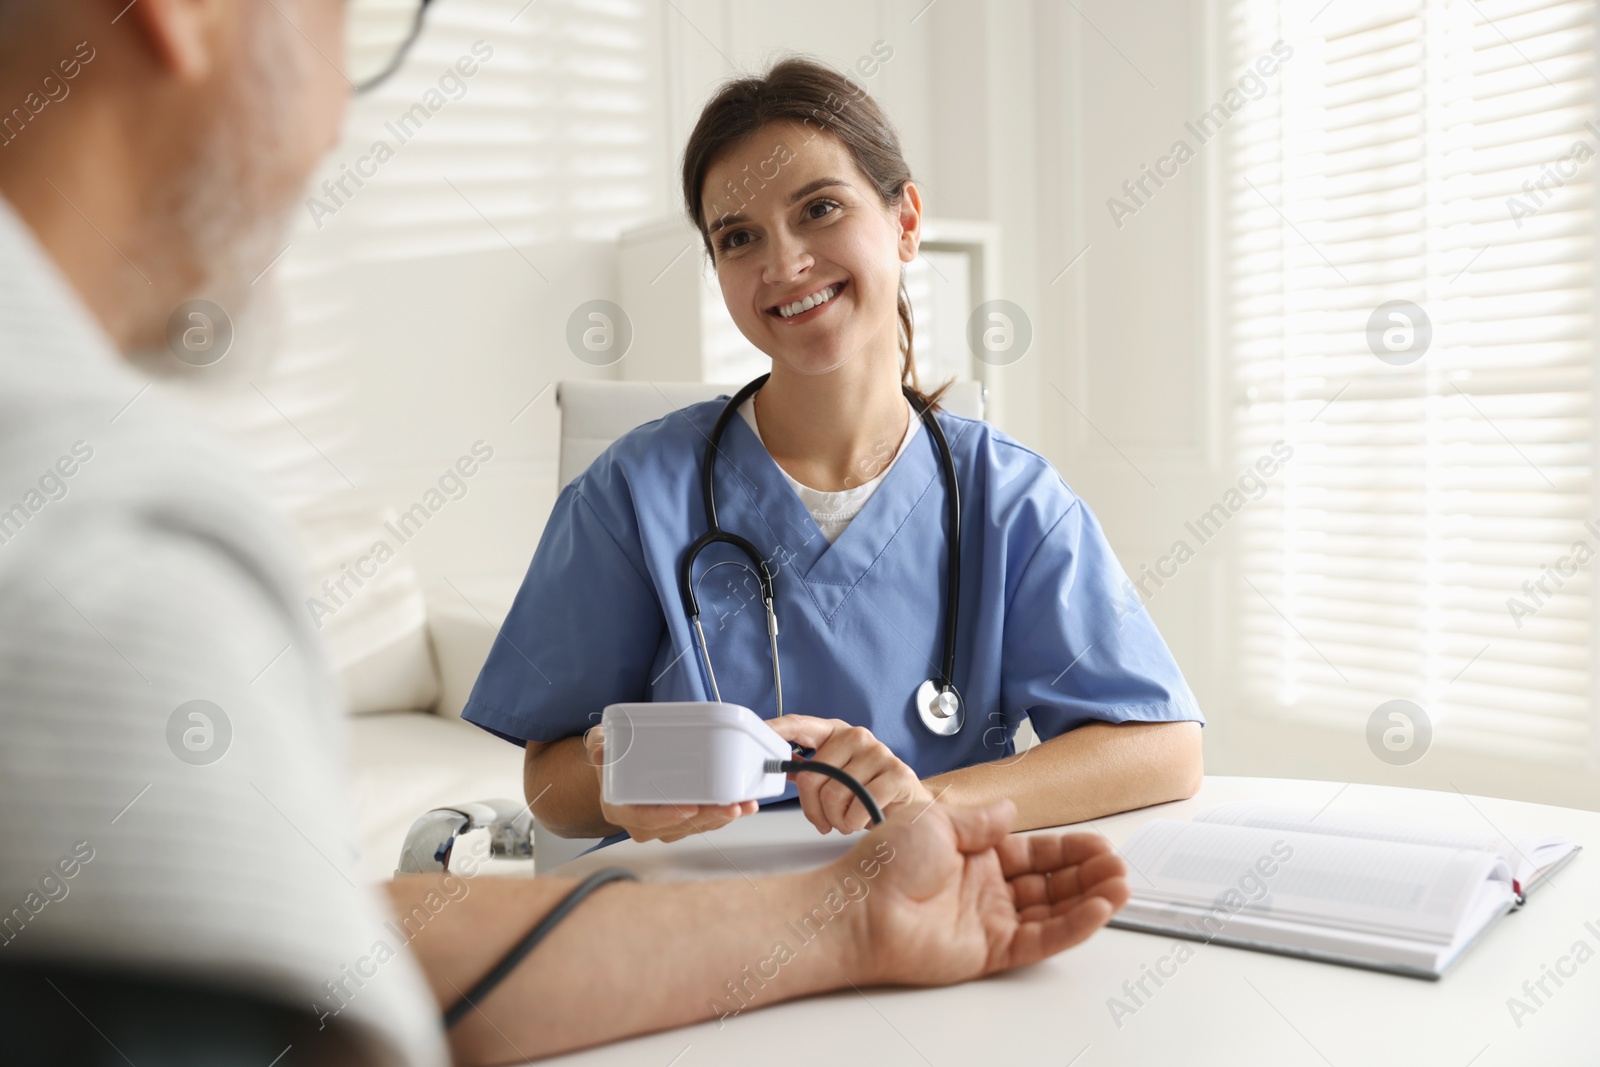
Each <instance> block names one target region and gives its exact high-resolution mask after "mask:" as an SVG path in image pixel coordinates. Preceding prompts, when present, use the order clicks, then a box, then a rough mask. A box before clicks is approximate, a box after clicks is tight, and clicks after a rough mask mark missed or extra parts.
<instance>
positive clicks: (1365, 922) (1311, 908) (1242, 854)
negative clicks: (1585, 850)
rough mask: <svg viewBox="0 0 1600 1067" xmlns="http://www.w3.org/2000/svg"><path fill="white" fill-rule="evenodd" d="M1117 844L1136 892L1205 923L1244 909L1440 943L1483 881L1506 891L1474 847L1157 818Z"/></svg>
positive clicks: (1498, 864)
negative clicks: (1187, 908) (1197, 912)
mask: <svg viewBox="0 0 1600 1067" xmlns="http://www.w3.org/2000/svg"><path fill="white" fill-rule="evenodd" d="M1122 852H1123V856H1124V857H1125V858H1126V859H1127V861H1128V866H1129V868H1130V870H1129V879H1128V882H1129V886H1130V888H1131V889H1132V890H1133V895H1134V897H1135V898H1138V899H1141V900H1148V901H1153V902H1158V903H1161V902H1167V903H1177V904H1187V905H1194V906H1201V907H1205V908H1207V909H1208V913H1209V914H1210V916H1211V920H1210V921H1209V922H1208V923H1207V924H1206V925H1207V926H1208V928H1210V927H1213V926H1215V927H1219V928H1220V927H1221V926H1223V925H1226V923H1227V921H1228V920H1229V919H1231V918H1232V917H1233V916H1235V915H1238V914H1241V913H1248V914H1253V915H1270V916H1273V917H1276V918H1279V919H1284V920H1290V921H1299V922H1305V923H1314V924H1321V925H1327V926H1337V927H1343V928H1346V929H1351V930H1359V931H1365V932H1370V933H1382V934H1388V935H1394V936H1402V937H1413V938H1421V939H1425V940H1430V941H1436V942H1441V943H1444V942H1448V941H1450V940H1451V939H1452V937H1453V936H1454V935H1455V932H1456V930H1457V927H1458V925H1459V923H1460V922H1461V920H1462V918H1463V915H1464V913H1465V911H1466V910H1467V907H1468V905H1469V904H1470V903H1471V901H1472V900H1473V899H1474V898H1475V897H1476V896H1477V895H1478V893H1479V891H1480V888H1481V886H1482V884H1483V882H1484V881H1485V880H1488V879H1491V878H1493V879H1499V880H1501V881H1503V882H1504V883H1505V893H1506V895H1507V896H1509V895H1510V881H1511V872H1510V870H1509V868H1508V867H1507V866H1506V864H1505V862H1504V861H1503V860H1502V859H1501V858H1500V857H1499V856H1498V855H1495V854H1493V853H1489V852H1484V851H1478V850H1463V849H1449V848H1440V847H1437V846H1432V845H1418V844H1402V843H1398V842H1392V841H1373V840H1363V839H1359V838H1347V837H1335V836H1331V835H1327V834H1317V833H1303V832H1299V831H1294V830H1277V829H1272V828H1265V827H1252V826H1231V825H1226V824H1222V823H1216V822H1177V821H1173V820H1170V819H1155V820H1152V821H1150V822H1149V823H1146V824H1145V825H1144V826H1143V827H1141V828H1140V829H1139V831H1138V832H1137V833H1135V834H1134V836H1133V838H1132V839H1130V840H1129V842H1128V843H1127V845H1126V846H1124V848H1123V850H1122ZM1213 932H1214V931H1213Z"/></svg>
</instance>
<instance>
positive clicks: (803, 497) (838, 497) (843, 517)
mask: <svg viewBox="0 0 1600 1067" xmlns="http://www.w3.org/2000/svg"><path fill="white" fill-rule="evenodd" d="M906 410H907V411H908V412H909V413H910V415H909V421H908V423H907V429H906V435H905V436H904V437H903V438H901V439H900V447H899V448H898V449H897V450H896V451H895V454H894V456H893V458H891V459H890V460H889V464H888V466H886V467H884V468H883V470H882V471H880V472H878V474H877V476H876V477H874V478H873V479H872V480H870V481H866V482H862V483H861V484H860V485H856V486H852V487H850V488H849V489H842V490H840V491H839V492H837V493H827V492H823V491H822V490H821V489H813V488H811V487H810V486H809V485H801V484H800V483H799V482H797V481H795V479H794V478H793V477H792V476H791V475H790V474H789V472H788V471H786V470H783V468H782V467H779V468H778V470H779V471H782V473H783V477H784V479H785V480H786V481H788V483H789V485H790V487H791V488H793V489H794V491H795V494H796V495H797V496H799V497H800V503H802V504H804V505H805V506H806V510H807V511H809V512H810V513H811V518H812V519H813V520H814V521H815V522H816V524H817V526H818V527H819V528H820V529H821V530H822V536H823V537H826V538H827V539H828V544H830V545H831V544H833V543H834V542H835V541H837V540H838V539H839V535H840V534H842V533H844V531H845V528H846V527H847V526H849V525H850V520H851V519H854V518H855V517H856V516H857V515H859V514H860V513H861V509H862V508H864V507H866V506H867V501H868V500H870V499H871V498H872V494H873V493H875V492H877V489H878V486H879V485H880V484H882V482H883V479H884V478H885V477H887V476H888V474H889V472H890V471H891V470H893V469H894V465H895V464H896V463H897V462H899V460H900V457H901V455H903V454H904V453H905V450H906V446H908V445H909V444H911V441H912V439H913V438H915V437H916V436H917V432H918V431H919V430H921V429H922V420H921V419H919V418H918V417H917V412H916V409H915V408H913V407H912V406H911V401H910V400H907V401H906ZM739 414H740V415H742V416H744V421H745V422H747V423H749V424H750V429H751V430H752V431H754V433H755V435H756V440H758V441H760V440H761V427H760V426H758V425H756V398H755V397H754V396H753V395H752V396H751V397H750V399H749V400H746V401H745V402H744V403H743V404H741V405H739ZM762 444H763V445H764V444H766V442H765V441H762ZM869 469H870V467H869Z"/></svg>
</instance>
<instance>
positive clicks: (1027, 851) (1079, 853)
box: [999, 833, 1112, 878]
mask: <svg viewBox="0 0 1600 1067" xmlns="http://www.w3.org/2000/svg"><path fill="white" fill-rule="evenodd" d="M1111 851H1112V848H1111V842H1109V841H1107V840H1106V839H1105V838H1103V837H1101V836H1100V835H1099V834H1088V833H1072V834H1029V835H1028V836H1026V837H1021V836H1015V835H1013V836H1011V837H1008V838H1006V840H1005V841H1004V842H1002V843H1001V845H1000V849H999V852H1000V871H1001V873H1002V874H1004V875H1005V876H1006V877H1007V878H1013V877H1015V876H1017V875H1019V874H1027V873H1029V872H1039V873H1043V872H1046V871H1054V870H1059V869H1061V868H1063V867H1070V866H1073V865H1074V864H1079V863H1082V862H1084V861H1085V860H1088V859H1090V858H1092V857H1094V856H1098V855H1100V854H1102V853H1106V852H1111Z"/></svg>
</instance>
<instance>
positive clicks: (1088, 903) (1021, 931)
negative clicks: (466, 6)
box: [1000, 879, 1127, 967]
mask: <svg viewBox="0 0 1600 1067" xmlns="http://www.w3.org/2000/svg"><path fill="white" fill-rule="evenodd" d="M1113 883H1114V884H1112V885H1109V886H1107V888H1109V889H1112V890H1113V891H1114V895H1115V891H1116V886H1117V885H1121V882H1120V880H1115V879H1114V880H1113ZM1120 895H1121V896H1122V897H1123V898H1124V899H1126V896H1127V887H1126V885H1122V887H1121V890H1120ZM1115 913H1116V908H1115V907H1114V906H1113V905H1112V902H1111V901H1110V900H1108V899H1106V898H1105V897H1101V896H1097V895H1095V896H1088V897H1084V898H1083V899H1082V900H1080V901H1078V902H1077V903H1075V904H1073V905H1071V906H1070V907H1068V908H1067V909H1066V910H1065V911H1064V912H1062V914H1060V915H1055V916H1051V917H1050V918H1047V919H1039V920H1031V921H1027V922H1023V923H1022V924H1021V925H1020V926H1018V927H1017V931H1016V934H1015V935H1014V936H1013V937H1012V939H1011V945H1010V949H1009V951H1008V953H1007V955H1006V957H1005V958H1004V959H1003V960H1002V961H1001V963H1000V966H1001V967H1026V966H1027V965H1028V964H1030V963H1037V962H1038V961H1039V960H1042V959H1044V958H1045V957H1046V956H1053V955H1055V954H1056V953H1057V952H1060V951H1061V950H1062V949H1067V948H1071V947H1072V946H1073V945H1077V944H1080V943H1082V942H1083V941H1086V940H1087V939H1088V938H1089V936H1090V935H1091V934H1093V933H1094V932H1095V931H1096V930H1098V929H1100V928H1101V927H1102V926H1104V925H1105V924H1106V923H1107V922H1108V921H1109V920H1110V919H1111V916H1112V915H1113V914H1115Z"/></svg>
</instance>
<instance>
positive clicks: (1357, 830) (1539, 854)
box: [1195, 801, 1573, 882]
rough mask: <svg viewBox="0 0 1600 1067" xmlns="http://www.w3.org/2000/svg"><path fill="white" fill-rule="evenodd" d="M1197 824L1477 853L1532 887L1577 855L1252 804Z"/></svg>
mask: <svg viewBox="0 0 1600 1067" xmlns="http://www.w3.org/2000/svg"><path fill="white" fill-rule="evenodd" d="M1195 821H1197V822H1213V823H1225V824H1229V825H1233V826H1258V827H1266V828H1272V829H1279V830H1299V831H1303V832H1306V833H1318V834H1334V835H1337V836H1340V837H1359V838H1364V839H1366V840H1369V841H1400V842H1408V843H1411V844H1418V845H1437V846H1439V847H1441V848H1466V849H1477V850H1480V851H1483V852H1493V853H1495V854H1497V855H1499V856H1500V857H1501V858H1502V859H1504V860H1505V861H1506V863H1507V864H1508V865H1509V866H1510V868H1511V870H1512V872H1513V873H1514V874H1515V876H1516V877H1517V878H1518V879H1519V880H1521V881H1523V882H1527V881H1528V880H1529V879H1530V878H1531V877H1532V875H1533V874H1534V872H1535V871H1537V870H1539V869H1540V868H1542V867H1545V866H1548V865H1549V864H1551V863H1554V862H1555V861H1557V860H1559V859H1560V858H1561V857H1562V856H1565V855H1566V854H1567V853H1568V852H1571V851H1572V850H1573V844H1572V842H1571V841H1570V840H1569V839H1567V838H1564V837H1559V836H1554V835H1552V836H1546V837H1532V836H1528V835H1518V836H1517V837H1516V838H1508V837H1507V836H1505V835H1504V834H1502V833H1500V832H1499V831H1497V830H1495V829H1494V828H1493V827H1490V826H1487V825H1485V826H1461V825H1454V824H1451V823H1442V822H1432V821H1427V820H1422V819H1413V818H1406V817H1403V816H1389V815H1371V814H1365V813H1340V812H1332V813H1330V812H1326V811H1324V812H1317V811H1315V810H1314V809H1311V808H1296V807H1281V806H1278V805H1274V804H1258V803H1252V802H1249V801H1235V802H1233V803H1230V804H1220V805H1218V806H1217V807H1214V808H1209V809H1207V810H1206V811H1203V812H1201V813H1200V814H1199V815H1197V816H1196V817H1195Z"/></svg>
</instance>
